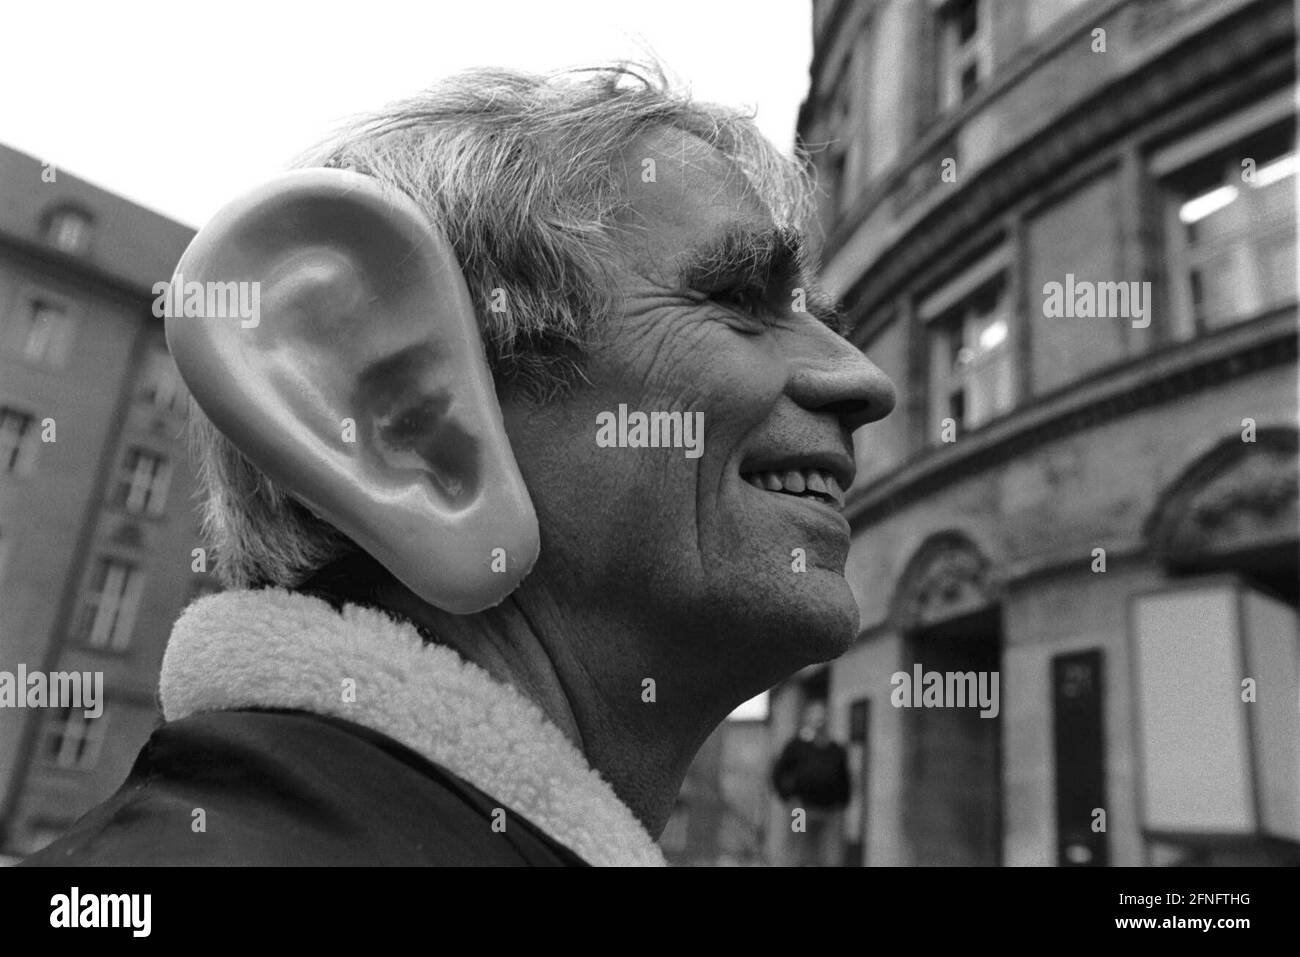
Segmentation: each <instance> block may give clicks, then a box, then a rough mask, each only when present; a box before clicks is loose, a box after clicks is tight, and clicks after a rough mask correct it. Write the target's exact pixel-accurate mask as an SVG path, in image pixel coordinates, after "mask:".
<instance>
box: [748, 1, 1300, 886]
mask: <svg viewBox="0 0 1300 957" xmlns="http://www.w3.org/2000/svg"><path fill="white" fill-rule="evenodd" d="M813 10H814V31H815V33H814V37H815V39H814V56H813V64H812V69H811V74H812V75H811V89H810V92H809V95H808V99H807V101H806V102H805V104H804V107H803V111H802V113H801V116H800V135H801V138H802V141H803V142H804V144H805V145H806V146H807V147H808V148H809V149H810V150H811V151H813V153H814V159H815V162H816V164H817V166H818V170H819V173H820V179H821V182H822V184H823V187H824V193H825V195H824V207H823V211H822V225H823V228H824V243H823V249H822V261H823V270H824V272H823V275H824V278H825V282H826V284H827V286H828V287H829V290H830V291H831V292H832V293H833V294H835V295H837V296H839V297H841V298H842V300H843V302H844V303H845V305H846V307H847V309H848V311H849V313H850V315H851V318H852V319H853V321H854V329H855V331H854V333H853V335H854V337H855V342H856V343H857V344H859V345H860V346H861V347H862V349H863V350H864V351H865V352H866V354H867V355H868V356H869V357H870V358H872V359H873V360H874V361H875V362H876V363H877V364H878V365H879V366H880V367H881V368H882V369H884V371H885V372H886V373H888V374H889V375H890V376H891V377H892V378H893V380H894V383H895V385H896V386H897V389H898V406H897V410H896V411H895V412H894V414H893V415H891V416H890V417H889V418H887V419H885V420H883V421H882V422H879V423H876V424H873V425H871V426H868V427H867V428H865V429H863V430H862V431H861V432H859V433H858V435H857V437H856V438H857V442H858V478H857V481H856V483H855V485H854V491H853V494H852V496H851V499H850V505H849V513H850V520H851V522H852V526H853V535H854V544H853V549H852V554H851V557H850V562H849V569H848V577H849V581H850V583H851V585H852V588H853V590H854V592H855V594H856V595H857V597H858V599H859V602H860V605H861V608H862V630H861V634H860V636H859V639H858V641H857V643H856V644H855V645H854V647H853V648H852V650H850V651H849V652H848V653H847V654H846V655H844V656H843V657H842V658H840V659H839V660H837V661H835V662H833V663H832V664H830V665H829V666H827V667H825V668H820V669H810V670H809V671H808V672H806V673H804V674H803V675H801V676H799V677H798V678H797V679H795V680H792V681H790V682H787V683H786V684H784V685H783V686H781V687H780V688H778V689H776V690H775V692H774V694H773V699H772V715H771V725H770V734H771V742H770V747H771V749H773V750H775V749H779V747H780V746H781V744H782V743H783V742H784V741H785V740H786V739H788V738H789V737H790V736H791V735H792V734H793V733H794V728H795V726H796V723H797V721H798V715H799V712H800V708H801V706H802V705H803V703H804V702H805V701H807V700H808V699H809V698H824V699H825V700H826V703H827V704H828V706H829V709H830V714H831V723H832V730H833V733H834V736H835V737H836V738H838V739H839V740H841V741H843V742H844V743H845V744H846V745H847V746H848V748H849V752H850V759H851V764H852V766H853V772H854V792H853V793H854V797H853V803H852V804H851V805H850V807H849V808H848V810H847V812H846V813H845V815H844V817H843V821H842V825H841V826H842V830H843V833H842V838H843V840H842V846H843V851H844V855H845V857H844V860H845V862H846V863H850V864H869V865H889V864H1009V865H1010V864H1014V865H1099V864H1116V865H1133V864H1174V863H1200V864H1218V863H1248V864H1249V863H1278V862H1296V861H1297V860H1300V754H1298V749H1300V727H1298V721H1297V684H1296V674H1297V591H1298V587H1297V579H1298V575H1297V460H1296V455H1297V441H1296V437H1297V429H1296V426H1297V407H1296V338H1297V337H1296V329H1297V327H1296V218H1295V217H1296V201H1295V196H1296V179H1297V177H1296V153H1295V96H1296V91H1295V59H1294V58H1295V39H1296V38H1295V25H1294V16H1295V15H1294V11H1293V8H1292V5H1291V4H1290V3H1288V2H1283V0H1245V2H1239V0H1091V2H1086V0H953V2H921V0H917V2H912V0H881V2H847V0H815V2H814V5H813ZM789 821H790V817H789V814H788V812H787V810H786V809H784V808H782V807H777V806H775V805H774V806H773V807H772V809H771V818H770V827H769V829H768V835H769V848H768V851H769V857H770V858H771V859H773V860H774V861H777V862H780V861H781V860H783V859H786V858H787V857H788V855H787V846H788V843H789V842H790V840H791V835H790V831H791V828H790V825H789Z"/></svg>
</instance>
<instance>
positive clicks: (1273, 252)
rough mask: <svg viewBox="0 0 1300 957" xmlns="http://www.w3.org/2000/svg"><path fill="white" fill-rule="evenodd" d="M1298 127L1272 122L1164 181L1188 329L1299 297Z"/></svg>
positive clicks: (1176, 282) (1178, 299)
mask: <svg viewBox="0 0 1300 957" xmlns="http://www.w3.org/2000/svg"><path fill="white" fill-rule="evenodd" d="M1295 176H1296V151H1295V132H1294V126H1293V124H1291V123H1284V124H1281V125H1278V126H1274V127H1273V128H1271V129H1269V130H1265V131H1262V132H1259V133H1256V134H1254V135H1251V136H1248V137H1246V138H1245V139H1242V140H1239V141H1238V142H1237V143H1235V144H1233V145H1231V146H1229V147H1226V148H1224V147H1220V148H1218V149H1215V150H1213V151H1212V152H1210V153H1208V154H1207V155H1205V156H1203V157H1201V158H1200V159H1198V160H1196V161H1194V162H1192V163H1190V164H1188V165H1187V166H1185V167H1183V168H1182V169H1180V170H1178V171H1176V172H1174V173H1172V174H1171V175H1169V176H1168V177H1167V179H1166V180H1165V188H1166V230H1167V237H1168V244H1169V248H1170V252H1171V256H1170V262H1171V275H1170V282H1171V285H1172V287H1173V292H1174V301H1175V303H1177V304H1178V313H1179V318H1180V321H1181V325H1182V328H1183V330H1184V334H1189V333H1191V332H1193V331H1195V330H1208V329H1215V328H1218V327H1221V326H1226V325H1231V324H1232V323H1234V322H1239V321H1241V320H1243V319H1248V318H1250V317H1251V316H1254V315H1257V314H1258V313H1260V312H1262V311H1264V310H1267V309H1270V308H1272V307H1274V306H1279V305H1283V304H1285V303H1288V302H1292V301H1294V300H1295V298H1296V268H1295V264H1296V225H1295V212H1296V206H1295V183H1296V180H1295Z"/></svg>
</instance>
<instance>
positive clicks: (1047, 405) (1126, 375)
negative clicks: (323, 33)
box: [845, 304, 1297, 532]
mask: <svg viewBox="0 0 1300 957" xmlns="http://www.w3.org/2000/svg"><path fill="white" fill-rule="evenodd" d="M1296 317H1297V312H1296V307H1295V305H1294V304H1291V305H1288V306H1286V307H1283V308H1281V309H1274V310H1271V311H1269V312H1266V313H1263V314H1261V315H1259V316H1257V317H1256V318H1254V319H1251V320H1249V321H1247V322H1243V323H1240V324H1238V325H1234V326H1230V327H1228V328H1225V329H1221V330H1219V331H1217V332H1214V333H1211V334H1208V335H1204V336H1201V337H1200V338H1198V339H1194V340H1192V341H1190V342H1182V343H1177V344H1175V345H1171V346H1167V347H1165V348H1164V349H1161V350H1158V351H1156V352H1150V353H1146V354H1144V355H1141V356H1136V357H1134V358H1133V359H1130V360H1129V361H1127V362H1125V363H1123V364H1121V365H1118V366H1112V367H1110V368H1108V369H1105V370H1103V371H1102V372H1099V373H1097V374H1095V375H1092V376H1089V377H1087V378H1086V379H1084V380H1082V381H1081V382H1078V383H1075V384H1073V385H1071V386H1068V387H1066V388H1064V389H1061V390H1058V391H1057V392H1055V393H1051V394H1049V395H1047V396H1043V397H1041V398H1038V399H1037V400H1035V401H1034V402H1032V403H1031V404H1028V405H1026V406H1024V407H1022V408H1020V409H1017V410H1016V411H1014V412H1012V413H1010V414H1008V415H1006V416H1004V417H1003V418H1001V419H998V420H996V421H994V422H991V423H989V425H987V426H985V427H984V428H982V429H979V430H978V431H975V432H972V433H970V434H968V435H966V436H963V437H961V438H960V439H959V440H958V441H957V442H954V443H952V444H949V445H942V446H937V447H934V448H932V449H929V450H927V451H925V452H923V453H922V454H920V455H918V456H915V457H913V458H911V459H909V460H908V461H906V462H904V463H903V464H902V465H901V466H900V467H898V468H897V469H895V470H894V471H892V472H890V473H888V474H886V475H884V476H882V477H881V478H879V479H877V480H876V481H874V482H872V483H871V484H870V485H868V486H866V487H865V488H863V489H862V490H861V491H860V492H858V493H857V494H855V495H853V496H852V497H851V498H850V500H849V503H848V505H847V507H846V509H845V515H846V517H847V518H848V519H849V523H850V525H851V526H852V527H853V529H854V531H855V532H856V531H858V530H860V529H862V528H864V527H867V526H870V525H872V524H874V523H876V522H879V521H881V520H882V519H883V518H885V517H887V516H889V515H891V514H893V513H895V512H897V511H900V510H901V509H903V508H905V507H906V506H908V505H910V504H911V503H912V502H915V501H917V500H919V499H921V498H924V497H925V496H927V495H932V494H934V493H936V492H938V491H940V490H941V489H943V488H945V487H947V486H949V485H952V484H954V483H956V482H958V481H961V480H963V479H965V478H968V477H971V476H973V475H976V474H979V473H980V472H983V471H986V470H988V469H990V468H993V467H995V466H997V465H1000V464H1001V463H1003V462H1006V461H1008V460H1010V459H1013V458H1016V457H1018V456H1021V455H1024V454H1025V453H1027V452H1029V451H1031V450H1033V449H1035V448H1038V447H1040V446H1042V445H1045V444H1047V443H1049V442H1055V441H1057V440H1059V439H1062V438H1064V437H1066V436H1068V435H1071V434H1073V433H1077V432H1081V431H1084V430H1086V429H1091V428H1095V427H1097V426H1100V425H1102V424H1104V423H1106V422H1109V421H1112V420H1114V419H1117V418H1120V417H1121V416H1125V415H1129V414H1131V413H1133V412H1137V411H1139V410H1141V409H1144V408H1148V407H1151V406H1156V405H1161V404H1164V403H1166V402H1170V401H1173V400H1175V399H1177V398H1180V397H1182V396H1184V395H1189V394H1192V393H1195V392H1198V391H1201V390H1203V389H1206V388H1209V387H1210V386H1213V385H1216V384H1218V383H1221V382H1225V381H1229V380H1231V379H1236V378H1240V377H1242V376H1245V375H1249V374H1251V373H1254V372H1258V371H1261V370H1264V369H1268V368H1272V367H1275V366H1278V365H1283V364H1285V363H1288V362H1295V360H1296V349H1297V326H1296Z"/></svg>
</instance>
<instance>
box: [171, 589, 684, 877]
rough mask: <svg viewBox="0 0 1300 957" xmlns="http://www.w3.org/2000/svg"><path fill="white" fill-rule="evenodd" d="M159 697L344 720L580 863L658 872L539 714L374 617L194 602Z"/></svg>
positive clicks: (357, 611)
mask: <svg viewBox="0 0 1300 957" xmlns="http://www.w3.org/2000/svg"><path fill="white" fill-rule="evenodd" d="M350 682H355V684H354V685H353V684H350ZM348 689H354V690H355V693H350V691H349V690H348ZM159 699H160V701H161V703H162V710H163V716H164V717H165V718H166V719H167V720H168V721H176V720H178V719H180V718H184V717H186V716H188V715H191V714H195V713H197V712H203V711H221V710H233V709H239V708H283V709H293V710H299V711H310V712H313V713H315V714H321V715H331V716H333V717H337V718H343V719H345V720H348V721H352V722H355V723H356V724H359V725H363V726H364V727H367V728H370V729H371V730H374V731H378V732H379V733H381V734H384V735H387V736H388V737H390V738H392V739H393V740H395V741H398V742H400V743H402V744H404V745H406V746H407V747H409V748H411V749H412V750H414V751H416V752H417V753H419V754H422V755H423V756H424V757H426V758H428V759H429V760H430V761H432V762H434V763H435V764H438V765H441V766H442V767H444V768H446V769H447V770H449V771H451V772H452V773H453V774H456V775H458V776H459V777H461V778H463V779H464V780H466V781H468V782H469V783H470V784H472V785H474V786H475V787H477V788H479V789H480V790H481V791H483V792H485V793H486V794H489V795H491V796H492V797H493V798H495V799H496V800H498V801H500V802H501V803H502V805H503V806H505V807H507V808H509V809H511V810H513V811H515V812H517V813H518V814H521V815H522V816H523V817H525V818H527V819H528V820H529V821H531V822H532V823H533V824H535V825H536V826H537V827H539V828H540V829H541V830H542V831H544V832H545V833H546V834H548V835H549V836H550V837H551V838H553V839H554V840H556V841H558V842H559V843H561V844H563V845H565V846H566V847H568V848H569V849H570V850H572V851H573V852H574V853H575V854H577V855H578V856H579V857H581V858H583V860H585V861H587V862H588V863H591V864H596V865H659V866H662V865H663V864H664V859H663V855H662V854H661V853H660V851H659V848H658V846H657V845H656V844H655V843H654V841H653V840H652V839H651V838H650V835H649V834H648V833H647V832H646V831H645V829H644V828H643V827H642V826H641V824H640V823H639V822H638V821H637V820H636V818H635V817H634V816H633V814H632V812H631V811H630V810H628V808H627V806H626V805H624V804H623V803H622V802H621V801H620V800H619V799H618V797H617V796H616V795H615V794H614V791H613V789H612V788H611V787H610V786H609V784H608V783H606V782H605V781H604V780H603V779H602V778H601V777H600V775H599V774H598V773H597V772H596V771H594V770H593V769H592V768H591V767H590V766H589V765H588V764H587V761H586V759H585V758H584V757H583V755H582V754H581V752H579V751H578V749H577V748H576V747H574V745H573V744H572V743H571V742H570V741H569V739H568V738H566V737H565V736H564V734H563V733H562V732H561V731H560V729H559V728H557V727H556V726H555V725H554V724H552V723H551V722H550V721H548V720H547V719H546V718H545V717H544V716H543V714H542V712H541V709H540V708H538V707H537V706H536V705H535V704H533V702H532V701H530V700H528V699H527V698H525V697H524V696H523V695H521V694H520V693H519V692H517V691H516V690H515V689H514V688H511V687H509V686H508V685H503V684H500V683H498V682H497V681H495V680H493V679H492V678H491V677H489V676H488V674H487V672H486V671H484V670H483V669H482V668H479V667H478V666H477V665H474V664H471V663H469V662H467V661H465V660H464V659H463V658H461V657H460V656H459V655H458V654H456V652H454V651H452V650H451V649H450V648H446V647H443V646H441V645H427V644H425V643H424V642H423V641H422V640H421V638H420V636H419V634H418V633H417V632H416V630H415V628H414V626H413V625H411V624H408V623H406V622H403V621H399V620H395V619H393V618H390V617H389V616H388V615H386V614H384V613H383V612H381V611H378V610H375V609H372V608H365V607H362V606H360V605H344V606H343V607H342V610H341V611H335V610H334V609H333V608H332V607H330V605H329V604H328V603H326V602H324V601H322V600H321V599H319V598H314V597H311V596H308V595H303V594H299V593H296V592H290V591H285V590H283V589H278V588H273V589H259V590H256V591H230V592H223V593H221V594H217V595H211V596H208V597H205V598H202V599H200V600H199V601H196V602H194V603H193V604H192V605H190V606H189V607H188V608H187V609H186V610H185V612H184V614H182V615H181V617H180V618H179V619H178V620H177V622H176V625H175V627H174V628H173V629H172V635H171V640H170V642H169V643H168V645H167V651H166V654H165V655H164V656H163V663H162V674H161V677H160V682H159Z"/></svg>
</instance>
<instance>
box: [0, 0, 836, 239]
mask: <svg viewBox="0 0 1300 957" xmlns="http://www.w3.org/2000/svg"><path fill="white" fill-rule="evenodd" d="M810 13H811V3H810V2H809V0H747V2H746V0H642V2H630V0H596V2H577V0H572V2H563V0H561V2H555V0H541V2H537V0H534V2H503V0H465V2H445V0H398V2H394V0H362V2H356V0H352V2H349V3H337V2H333V0H320V2H294V3H290V2H285V0H259V2H248V0H222V2H220V3H213V4H195V5H192V4H189V3H177V2H175V0H173V2H170V3H162V2H156V3H155V2H130V0H125V2H102V0H101V2H68V3H59V4H55V5H53V6H51V5H49V4H43V3H35V2H24V3H12V4H8V5H6V9H5V11H4V34H5V44H4V46H5V50H4V54H3V55H0V143H4V144H6V145H8V146H13V147H15V148H17V149H20V150H22V151H24V152H26V153H30V154H32V155H34V156H36V157H37V158H38V159H40V160H41V161H42V162H51V163H53V164H54V165H55V166H56V167H57V168H58V169H61V170H66V171H67V172H69V173H71V174H73V175H75V176H79V177H82V178H83V179H87V180H89V181H91V182H93V183H95V184H96V185H99V186H102V187H104V188H106V189H109V190H111V191H113V192H115V193H120V194H122V195H124V196H126V197H128V198H130V199H132V200H135V201H136V202H138V203H141V204H143V205H145V206H148V207H150V208H152V209H155V210H158V211H159V212H162V213H165V214H167V215H169V216H172V217H174V218H176V219H179V220H181V221H182V222H184V223H187V224H189V225H191V226H200V225H202V224H203V223H204V222H206V221H207V219H208V218H209V217H210V216H211V215H212V213H213V212H215V210H216V209H217V208H218V207H219V206H220V205H221V204H222V203H224V202H225V201H226V200H228V199H230V198H232V197H233V196H235V195H238V194H239V193H240V192H242V191H243V190H245V189H247V188H249V187H250V186H253V185H255V184H256V183H258V182H259V181H261V180H262V179H264V178H266V177H268V176H270V175H272V174H274V173H275V172H277V171H279V170H281V169H283V168H284V167H285V165H286V164H287V163H288V162H289V160H291V159H292V158H293V157H294V156H295V155H297V154H298V153H299V152H300V151H302V150H303V149H305V148H306V147H308V146H310V145H312V144H313V143H314V142H316V141H317V140H319V139H321V138H322V137H323V136H325V135H326V134H328V133H329V132H330V131H331V130H332V129H333V128H334V127H335V126H337V125H338V123H339V122H340V121H342V120H344V119H346V118H347V117H349V116H352V115H355V114H357V113H361V112H365V111H368V110H370V109H373V108H375V107H378V106H382V105H383V104H384V103H386V102H389V101H391V100H394V99H398V98H400V97H403V96H406V95H409V94H411V93H414V92H416V91H418V90H419V89H421V88H422V87H424V86H427V85H429V84H430V83H431V82H433V81H434V80H436V79H437V78H438V77H440V76H445V75H446V74H449V73H453V72H456V71H457V70H460V69H463V68H465V67H469V66H482V65H500V66H513V67H520V68H523V69H528V70H536V71H547V70H551V69H555V68H560V67H565V66H573V65H582V64H585V63H591V62H593V61H604V60H608V59H613V58H619V57H628V56H644V55H645V53H647V52H652V53H653V54H655V55H657V56H658V57H659V58H660V59H661V60H662V61H663V62H664V64H665V65H666V66H667V67H668V68H669V69H670V70H671V71H672V73H673V74H674V75H675V76H676V77H678V78H679V79H680V80H681V81H682V82H683V83H684V84H685V85H687V86H688V87H689V88H690V89H691V90H692V91H693V92H694V94H695V95H696V96H698V97H700V98H702V99H709V100H715V101H718V102H722V103H727V104H730V105H735V106H747V107H754V108H756V109H757V111H758V113H757V117H756V119H757V121H758V123H759V125H760V126H761V127H762V128H763V130H764V132H765V133H766V134H767V135H768V136H769V137H770V138H772V139H773V140H774V141H775V142H777V143H778V144H779V145H781V146H782V147H783V148H789V145H790V144H791V143H792V142H793V135H794V122H795V114H796V112H797V111H798V108H799V103H800V101H801V100H802V99H803V96H804V93H805V90H806V88H807V82H808V63H809V57H810V55H811V46H812V43H811V36H810V29H811V27H810Z"/></svg>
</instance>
